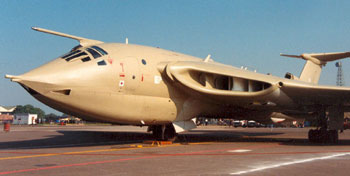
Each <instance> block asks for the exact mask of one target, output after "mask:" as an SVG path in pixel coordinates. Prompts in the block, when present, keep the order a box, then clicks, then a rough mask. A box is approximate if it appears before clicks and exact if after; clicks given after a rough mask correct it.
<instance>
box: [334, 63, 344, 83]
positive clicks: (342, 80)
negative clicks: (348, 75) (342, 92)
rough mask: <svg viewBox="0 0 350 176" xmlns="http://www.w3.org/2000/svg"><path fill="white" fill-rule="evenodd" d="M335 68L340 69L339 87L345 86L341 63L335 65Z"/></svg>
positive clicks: (338, 76)
mask: <svg viewBox="0 0 350 176" xmlns="http://www.w3.org/2000/svg"><path fill="white" fill-rule="evenodd" d="M335 66H336V67H338V73H337V86H344V74H343V68H342V64H341V62H337V63H335Z"/></svg>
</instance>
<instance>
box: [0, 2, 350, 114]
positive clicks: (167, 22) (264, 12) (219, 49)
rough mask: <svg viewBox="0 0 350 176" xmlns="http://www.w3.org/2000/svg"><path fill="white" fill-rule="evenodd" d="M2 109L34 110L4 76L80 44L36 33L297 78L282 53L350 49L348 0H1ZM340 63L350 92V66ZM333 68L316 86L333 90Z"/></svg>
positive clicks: (297, 63) (297, 67)
mask: <svg viewBox="0 0 350 176" xmlns="http://www.w3.org/2000/svg"><path fill="white" fill-rule="evenodd" d="M0 7H1V11H0V21H1V27H0V53H1V54H0V105H1V106H13V105H25V104H32V105H34V106H36V107H40V108H42V109H43V110H44V111H45V112H46V113H52V112H53V113H56V114H58V115H60V113H59V112H57V111H55V110H53V109H51V108H49V107H47V106H45V105H44V104H42V103H40V102H38V101H37V100H35V99H34V98H33V97H31V96H30V95H29V94H28V93H27V92H26V91H25V90H24V89H23V88H22V87H21V86H19V85H18V84H17V83H13V82H10V81H9V80H7V79H5V78H4V75H5V74H11V75H20V74H23V73H25V72H27V71H29V70H31V69H34V68H36V67H38V66H40V65H42V64H44V63H47V62H49V61H50V60H52V59H54V58H56V57H58V56H60V55H62V54H64V53H66V52H68V51H69V50H70V49H71V48H72V47H74V46H76V45H77V44H78V43H77V41H75V40H70V39H67V38H62V37H57V36H53V35H47V34H44V33H39V32H36V31H33V30H31V27H33V26H36V27H42V28H47V29H50V30H55V31H59V32H64V33H68V34H72V35H77V36H81V37H86V38H91V39H95V40H100V41H104V42H116V43H123V42H125V38H128V39H129V43H133V44H140V45H147V46H154V47H160V48H164V49H168V50H172V51H176V52H180V53H185V54H189V55H193V56H196V57H200V58H205V57H206V56H207V55H208V54H211V56H212V59H214V60H215V61H217V62H221V63H224V64H229V65H233V66H236V67H241V66H247V67H249V68H250V69H256V70H257V71H258V72H260V73H271V74H273V75H276V76H281V77H283V76H284V75H285V73H286V72H291V73H293V74H294V75H297V76H299V74H300V72H301V70H302V68H303V65H304V63H305V61H303V60H299V59H292V58H285V57H281V56H279V54H280V53H287V54H298V55H299V54H302V53H317V52H343V51H350V11H349V9H350V8H349V7H350V1H346V0H345V1H341V0H326V1H325V0H314V1H313V0H308V1H304V0H284V1H280V0H264V1H262V0H226V1H223V0H215V1H214V0H198V1H195V0H177V1H171V0H160V1H153V0H144V1H142V0H135V1H134V0H128V1H126V0H123V1H118V0H110V1H107V0H99V1H97V0H96V1H93V0H69V1H68V0H67V1H58V0H51V1H42V0H39V1H37V0H1V1H0ZM342 62H343V72H344V79H345V85H348V86H350V69H349V68H350V61H349V59H345V60H343V61H342ZM334 64H335V63H328V65H327V66H326V67H325V68H324V69H323V72H322V75H321V79H320V82H319V84H322V85H335V84H336V75H337V68H336V67H335V65H334Z"/></svg>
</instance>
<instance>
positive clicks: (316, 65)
mask: <svg viewBox="0 0 350 176" xmlns="http://www.w3.org/2000/svg"><path fill="white" fill-rule="evenodd" d="M281 56H286V57H294V58H301V59H304V60H306V63H305V65H304V68H303V71H302V72H301V74H300V78H299V79H300V80H301V81H305V82H310V83H314V84H317V83H318V80H319V79H320V75H321V71H322V67H323V66H325V65H326V64H327V62H331V61H335V60H339V59H343V58H346V57H350V52H342V53H312V54H302V55H287V54H281Z"/></svg>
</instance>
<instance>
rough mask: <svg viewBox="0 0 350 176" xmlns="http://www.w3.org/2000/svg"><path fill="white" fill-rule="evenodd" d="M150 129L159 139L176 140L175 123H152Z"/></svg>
mask: <svg viewBox="0 0 350 176" xmlns="http://www.w3.org/2000/svg"><path fill="white" fill-rule="evenodd" d="M148 131H152V134H153V137H154V138H155V139H156V140H158V141H175V139H176V131H175V128H174V126H173V124H167V125H152V126H149V128H148Z"/></svg>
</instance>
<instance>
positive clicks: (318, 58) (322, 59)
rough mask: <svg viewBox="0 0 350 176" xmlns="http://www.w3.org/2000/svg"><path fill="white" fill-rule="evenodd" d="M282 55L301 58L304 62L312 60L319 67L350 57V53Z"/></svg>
mask: <svg viewBox="0 0 350 176" xmlns="http://www.w3.org/2000/svg"><path fill="white" fill-rule="evenodd" d="M280 55H281V56H285V57H293V58H301V59H304V60H310V61H312V62H313V63H315V64H317V65H325V64H326V63H327V62H331V61H335V60H338V59H343V58H346V57H350V52H338V53H311V54H307V53H305V54H301V55H289V54H280Z"/></svg>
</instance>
